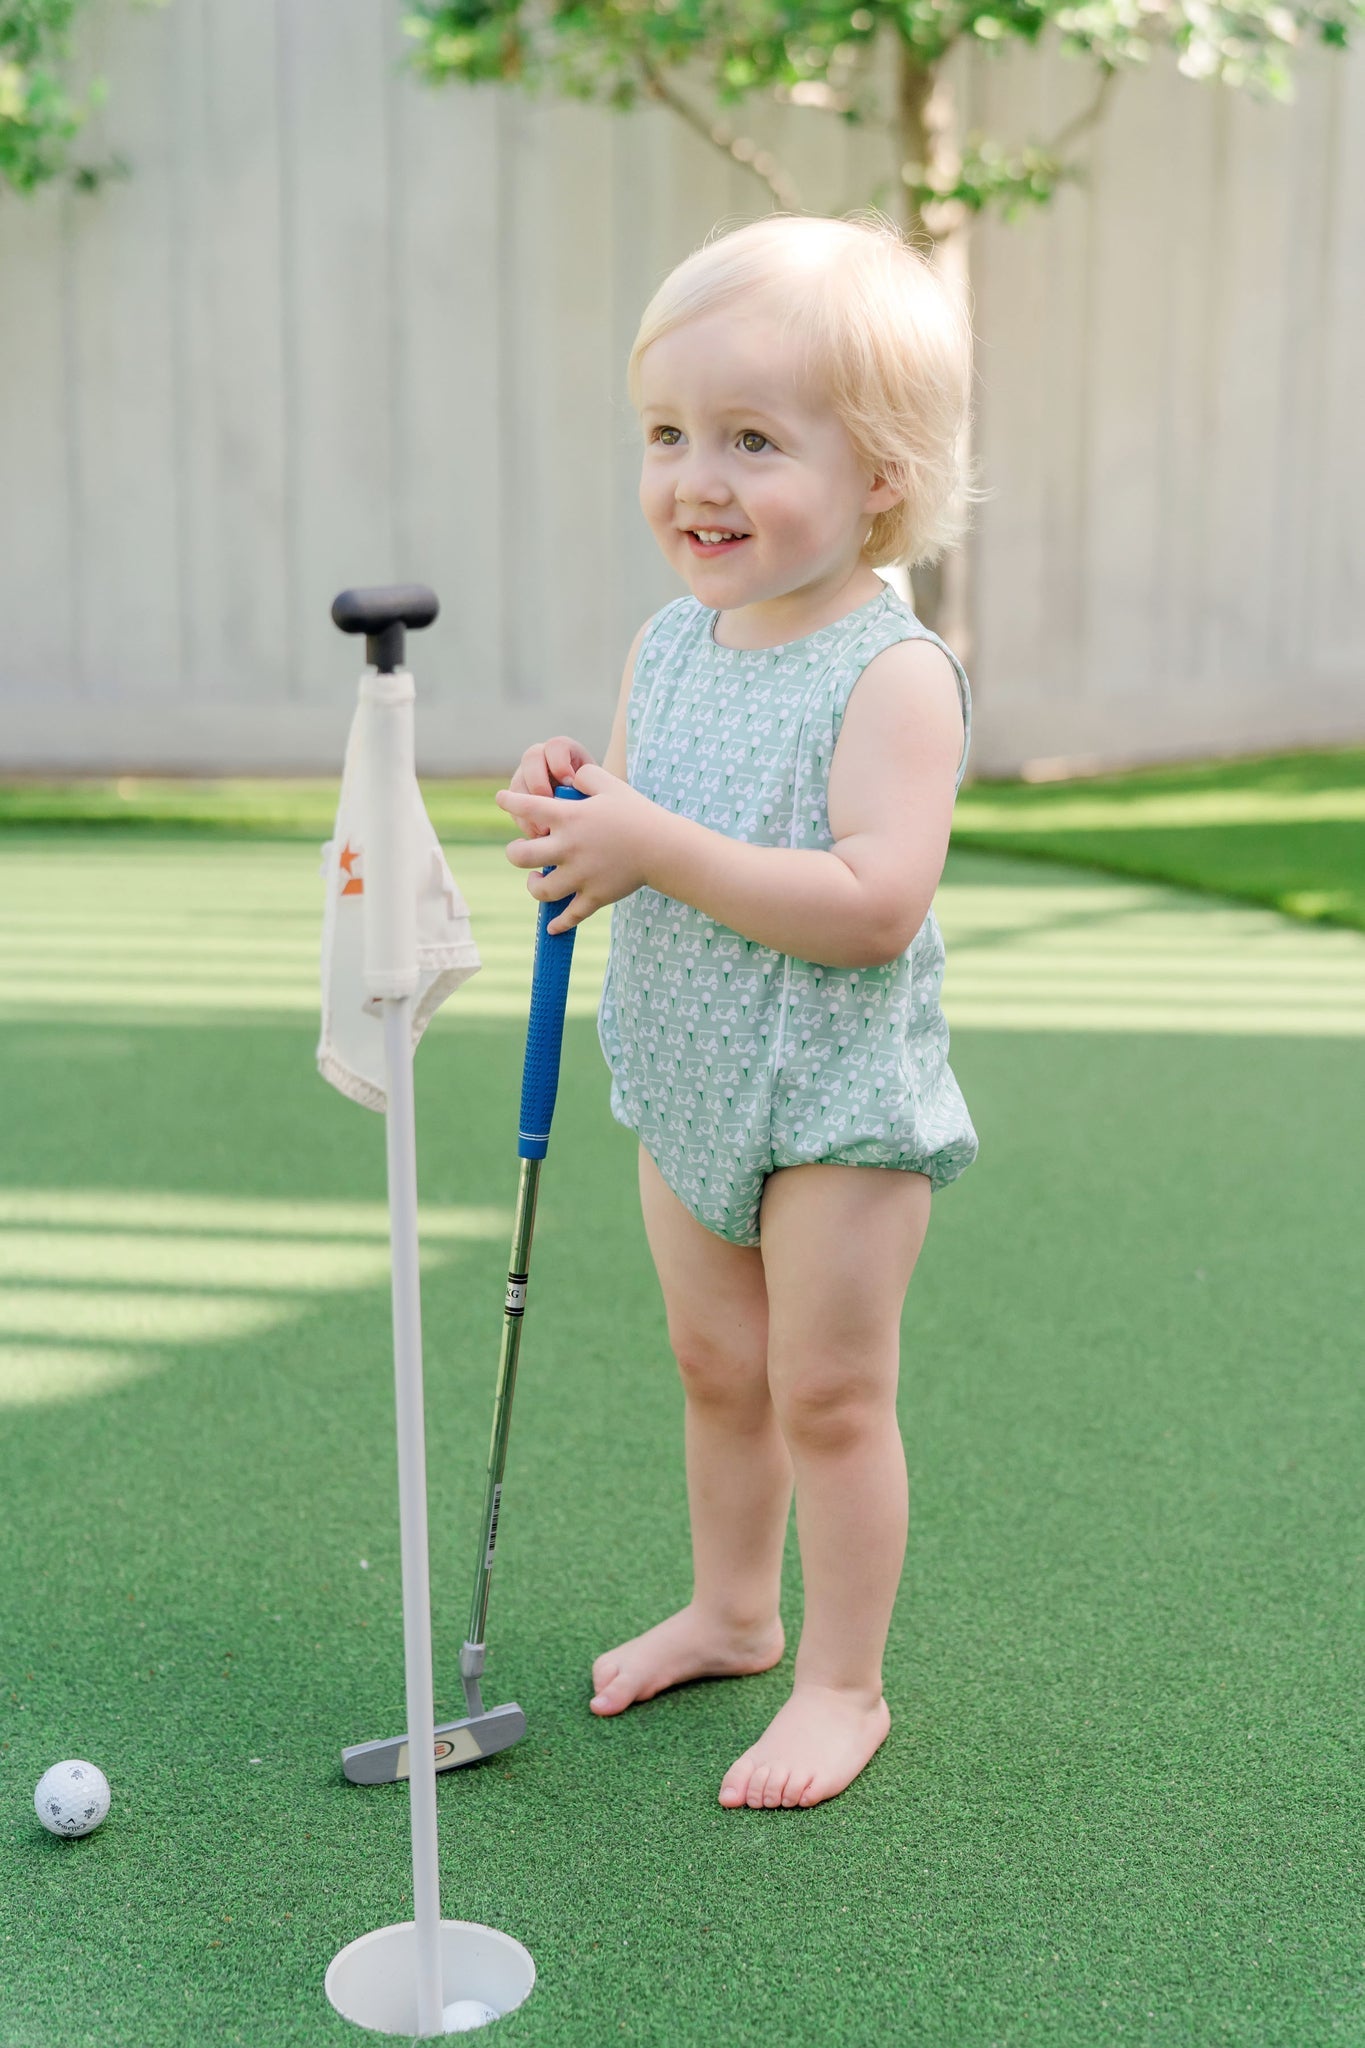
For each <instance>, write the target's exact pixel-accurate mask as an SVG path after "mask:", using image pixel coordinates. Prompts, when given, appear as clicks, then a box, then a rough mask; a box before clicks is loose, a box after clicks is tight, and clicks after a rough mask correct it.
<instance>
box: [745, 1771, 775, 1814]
mask: <svg viewBox="0 0 1365 2048" xmlns="http://www.w3.org/2000/svg"><path fill="white" fill-rule="evenodd" d="M768 1768H769V1767H768V1765H767V1764H755V1765H754V1768H753V1770H752V1771H751V1772H750V1774H749V1791H748V1796H747V1799H746V1802H745V1803H746V1804H747V1805H749V1806H762V1804H763V1794H764V1791H765V1789H766V1787H767V1783H768Z"/></svg>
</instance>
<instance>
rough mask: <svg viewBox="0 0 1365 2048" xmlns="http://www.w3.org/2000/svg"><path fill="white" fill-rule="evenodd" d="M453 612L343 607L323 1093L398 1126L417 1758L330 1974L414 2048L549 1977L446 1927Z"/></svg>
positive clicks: (398, 1331)
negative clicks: (446, 1033)
mask: <svg viewBox="0 0 1365 2048" xmlns="http://www.w3.org/2000/svg"><path fill="white" fill-rule="evenodd" d="M438 609H439V607H438V605H437V601H436V598H435V595H434V593H433V592H432V591H430V590H428V589H426V588H425V587H424V586H423V585H420V584H402V585H398V586H395V587H393V588H389V589H382V590H347V591H343V592H342V593H341V595H340V597H338V598H337V600H336V602H335V604H334V605H333V606H332V618H333V620H334V621H335V623H336V624H337V625H338V626H340V627H341V629H342V631H343V632H347V633H363V634H364V635H365V649H366V654H367V656H368V659H369V664H370V665H369V667H368V668H367V669H366V671H365V673H364V675H363V676H362V677H361V680H360V702H359V705H358V707H357V710H356V714H355V720H354V723H353V725H352V728H351V737H350V739H349V741H348V742H347V747H346V761H345V766H344V768H343V770H342V778H341V793H340V797H339V800H338V804H337V830H336V833H335V835H334V837H333V840H332V842H331V844H330V845H329V846H328V848H327V849H326V867H325V873H326V875H327V878H328V889H327V908H326V910H325V913H324V918H323V947H322V980H323V1007H322V1036H321V1038H320V1040H319V1043H318V1067H319V1069H320V1071H321V1073H322V1074H323V1076H324V1078H325V1079H326V1080H328V1081H330V1082H331V1083H332V1085H333V1086H334V1087H335V1088H338V1089H340V1091H341V1093H342V1094H343V1095H346V1096H348V1097H349V1098H350V1099H351V1100H352V1101H355V1102H359V1103H362V1104H363V1105H365V1106H366V1107H367V1108H370V1109H375V1110H382V1111H383V1112H384V1115H385V1119H386V1133H385V1135H386V1146H387V1156H388V1190H389V1241H390V1248H391V1255H392V1293H393V1377H394V1406H395V1410H396V1414H397V1423H398V1519H399V1535H400V1551H401V1559H402V1579H403V1656H404V1677H405V1682H406V1688H407V1710H408V1726H409V1728H411V1729H412V1730H413V1731H414V1742H415V1755H416V1758H417V1765H416V1768H415V1770H413V1771H412V1772H411V1773H410V1774H408V1775H409V1785H408V1806H409V1819H410V1825H411V1836H412V1903H413V1917H412V1919H411V1920H402V1921H398V1922H396V1923H395V1924H394V1925H392V1926H389V1927H379V1928H376V1929H375V1930H374V1931H373V1932H372V1933H369V1934H362V1935H360V1936H359V1937H358V1938H357V1939H356V1940H355V1941H352V1942H348V1943H347V1945H346V1947H345V1948H343V1949H342V1950H340V1952H339V1953H338V1954H337V1955H335V1956H333V1958H332V1961H331V1963H330V1964H329V1966H328V1969H327V1976H326V1992H327V1996H328V1998H329V1999H330V2001H331V2003H332V2005H333V2006H334V2007H335V2009H336V2010H337V2012H339V2013H340V2014H342V2015H343V2017H344V2018H346V2019H348V2020H354V2021H355V2022H356V2023H357V2024H358V2025H360V2026H362V2027H371V2028H373V2029H375V2031H377V2032H380V2033H385V2034H390V2035H392V2034H402V2035H405V2036H406V2037H407V2038H408V2039H411V2038H412V2036H413V2035H414V2034H416V2035H419V2036H421V2037H422V2038H423V2039H427V2038H430V2037H431V2036H434V2035H437V2034H442V2033H444V2032H445V2031H446V2030H447V2024H449V2027H450V2029H451V2031H462V2030H463V2029H464V2027H466V2026H467V2025H468V2024H470V2023H471V2021H472V2023H473V2024H476V2025H477V2024H482V2020H487V2019H489V2018H496V2017H499V2016H501V2015H502V2014H503V2013H507V2012H511V2011H512V2010H513V2009H514V2008H515V2007H517V2006H519V2005H521V2004H522V2003H523V2002H524V2000H525V1999H526V1998H527V1996H528V1995H529V1993H530V1991H531V1988H532V1986H533V1985H534V1983H535V1980H536V1968H535V1963H534V1961H533V1960H532V1958H531V1956H530V1954H529V1953H528V1952H527V1950H526V1949H525V1948H523V1947H522V1945H521V1943H520V1942H519V1941H516V1940H515V1939H514V1938H513V1937H512V1936H511V1935H510V1934H504V1933H503V1932H502V1931H501V1930H500V1929H499V1928H496V1927H486V1926H483V1925H481V1924H480V1923H478V1922H475V1921H470V1920H442V1918H441V1899H440V1872H439V1866H438V1861H437V1839H436V1771H435V1764H434V1737H433V1732H432V1723H433V1720H434V1717H435V1710H434V1704H433V1700H432V1679H431V1584H430V1566H429V1560H428V1549H427V1478H426V1448H425V1440H424V1439H425V1431H424V1426H423V1404H422V1307H421V1283H420V1277H419V1268H418V1241H417V1136H416V1117H415V1112H414V1105H413V1089H412V1060H413V1050H414V1047H415V1044H416V1041H417V1039H418V1038H419V1037H420V1036H421V1034H422V1032H423V1030H424V1029H425V1027H426V1024H427V1021H428V1020H429V1019H430V1017H431V1016H433V1015H434V1013H435V1011H436V1009H437V1008H438V1007H439V1006H440V1004H441V1003H442V1002H443V1001H444V1000H445V998H446V996H448V995H449V994H450V993H451V992H452V990H454V989H456V988H458V987H459V986H460V984H461V983H462V982H463V981H465V980H467V979H468V977H469V976H470V975H471V974H474V973H477V971H478V968H479V955H478V948H477V947H476V946H475V944H474V940H473V935H472V933H471V931H470V928H469V912H468V907H467V905H466V904H465V901H464V898H463V896H462V895H461V894H460V890H459V888H458V886H457V885H456V882H455V878H454V876H453V875H452V874H451V872H450V869H449V867H448V866H447V864H446V859H445V855H444V854H443V853H442V851H441V846H440V841H439V840H438V839H437V837H436V834H435V832H434V831H433V829H432V825H431V820H430V818H429V817H428V816H427V813H426V808H425V806H424V804H423V802H422V793H421V791H420V789H419V788H418V786H417V774H416V768H415V764H414V759H413V697H414V690H413V682H412V677H411V676H410V675H409V674H408V673H407V671H406V669H405V668H404V666H403V636H404V632H405V630H407V629H411V628H414V627H420V626H429V625H430V624H431V622H432V620H433V619H434V618H435V617H436V615H437V611H438ZM376 1026H378V1029H376ZM462 2008H463V2010H462ZM471 2009H472V2010H471ZM480 2014H481V2015H482V2020H481V2019H480V2017H479V2016H480Z"/></svg>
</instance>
